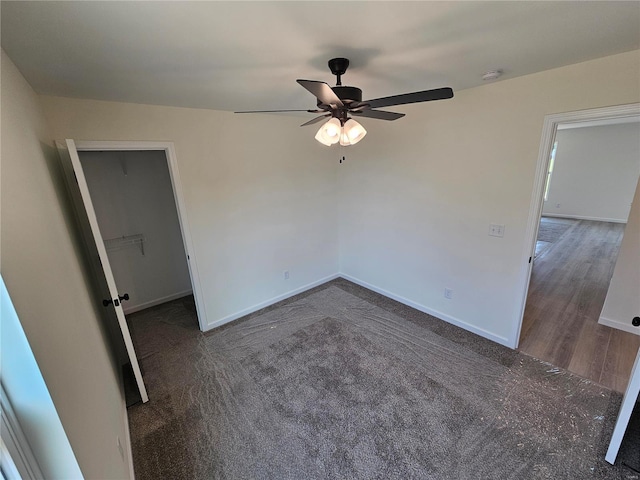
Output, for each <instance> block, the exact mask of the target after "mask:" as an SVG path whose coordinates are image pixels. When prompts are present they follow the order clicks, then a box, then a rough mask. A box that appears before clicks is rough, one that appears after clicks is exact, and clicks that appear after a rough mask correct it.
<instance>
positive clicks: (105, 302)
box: [102, 293, 129, 307]
mask: <svg viewBox="0 0 640 480" xmlns="http://www.w3.org/2000/svg"><path fill="white" fill-rule="evenodd" d="M118 298H119V299H120V301H118V300H115V305H116V307H117V306H118V305H120V302H122V301H123V300H124V301H126V300H129V294H128V293H125V294H124V295H118ZM112 303H114V300H112V299H110V298H105V299H104V300H102V305H104V306H105V307H108V306H109V305H111V304H112Z"/></svg>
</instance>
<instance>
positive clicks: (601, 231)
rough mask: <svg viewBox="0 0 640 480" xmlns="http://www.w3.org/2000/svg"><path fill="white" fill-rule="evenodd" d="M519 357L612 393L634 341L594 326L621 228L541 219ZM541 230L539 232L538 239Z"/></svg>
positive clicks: (638, 342)
mask: <svg viewBox="0 0 640 480" xmlns="http://www.w3.org/2000/svg"><path fill="white" fill-rule="evenodd" d="M542 222H543V223H545V224H544V227H545V229H544V230H545V232H547V236H546V237H545V236H542V235H539V237H538V239H539V240H540V239H541V238H544V240H545V241H539V242H538V245H537V248H536V258H535V260H534V264H533V272H532V275H531V283H530V287H529V294H528V297H527V304H526V308H525V314H524V320H523V324H522V332H521V335H520V346H519V350H520V351H522V352H524V353H527V354H529V355H532V356H534V357H536V358H539V359H540V360H544V361H547V362H550V363H552V364H554V365H556V366H558V367H562V368H565V369H567V370H569V371H571V372H573V373H576V374H578V375H581V376H583V377H585V378H588V379H590V380H593V381H595V382H598V383H600V384H602V385H604V386H606V387H609V388H611V389H613V390H616V391H618V392H623V391H624V390H625V388H626V385H627V381H628V379H629V375H630V373H631V368H632V366H633V362H634V360H635V357H636V353H637V351H638V348H640V336H639V335H634V334H632V333H627V332H623V331H621V330H618V329H615V328H611V327H607V326H604V325H600V324H598V318H599V317H600V313H601V311H602V306H603V305H604V300H605V297H606V295H607V290H608V288H609V282H610V280H611V275H612V274H613V269H614V267H615V262H616V258H617V256H618V250H619V248H620V242H621V241H622V236H623V233H624V225H623V224H619V223H609V222H593V221H587V220H571V219H563V218H548V217H547V218H543V219H542ZM542 230H543V229H542V228H541V232H542Z"/></svg>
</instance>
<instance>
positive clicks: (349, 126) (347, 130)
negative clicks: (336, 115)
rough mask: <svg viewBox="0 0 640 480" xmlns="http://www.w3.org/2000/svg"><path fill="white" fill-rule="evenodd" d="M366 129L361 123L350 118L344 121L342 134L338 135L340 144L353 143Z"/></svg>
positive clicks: (356, 141) (365, 132)
mask: <svg viewBox="0 0 640 480" xmlns="http://www.w3.org/2000/svg"><path fill="white" fill-rule="evenodd" d="M366 134H367V131H366V130H365V129H364V127H363V126H362V125H360V124H359V123H358V122H356V121H355V120H354V119H352V118H350V119H348V120H347V121H346V122H344V127H343V130H342V135H341V136H340V145H355V144H356V143H358V142H359V141H360V140H362V139H363V138H364V136H365V135H366Z"/></svg>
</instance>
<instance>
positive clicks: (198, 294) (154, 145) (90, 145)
mask: <svg viewBox="0 0 640 480" xmlns="http://www.w3.org/2000/svg"><path fill="white" fill-rule="evenodd" d="M76 148H77V149H78V151H87V152H90V151H146V150H162V151H164V152H165V155H166V158H167V166H168V167H169V175H170V177H171V185H172V187H173V196H174V199H175V202H176V209H177V212H178V222H179V223H180V230H181V232H182V240H183V242H184V249H185V254H186V255H187V266H188V267H189V276H190V278H191V287H192V290H193V296H194V298H195V302H196V312H197V314H198V323H199V325H200V330H202V331H205V330H208V329H209V328H211V327H208V318H207V312H206V308H205V304H204V301H203V299H204V295H203V293H202V286H201V284H200V275H199V273H198V262H197V261H196V253H195V249H194V248H193V241H192V239H191V228H190V227H189V220H188V216H187V208H186V203H185V200H184V195H183V192H182V181H181V180H180V172H179V170H178V159H177V156H176V152H175V146H174V144H173V142H145V141H77V142H76Z"/></svg>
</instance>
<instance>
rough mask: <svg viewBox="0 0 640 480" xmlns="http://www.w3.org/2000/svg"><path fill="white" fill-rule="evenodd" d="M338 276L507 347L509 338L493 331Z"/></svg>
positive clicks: (363, 283)
mask: <svg viewBox="0 0 640 480" xmlns="http://www.w3.org/2000/svg"><path fill="white" fill-rule="evenodd" d="M340 276H341V277H342V278H344V279H345V280H349V281H350V282H353V283H356V284H358V285H360V286H361V287H364V288H368V289H369V290H373V291H374V292H376V293H379V294H381V295H384V296H385V297H388V298H391V299H393V300H396V301H398V302H400V303H403V304H405V305H408V306H409V307H412V308H415V309H416V310H420V311H421V312H424V313H427V314H429V315H432V316H434V317H436V318H437V319H439V320H443V321H445V322H447V323H451V324H452V325H455V326H456V327H460V328H463V329H464V330H468V331H469V332H472V333H475V334H476V335H480V336H481V337H484V338H487V339H489V340H492V341H494V342H496V343H499V344H501V345H505V346H507V347H509V346H510V345H509V339H507V338H505V337H501V336H499V335H496V334H494V333H491V332H489V331H487V330H484V329H482V328H478V327H476V326H474V325H471V324H469V323H467V322H464V321H463V320H460V319H458V318H455V317H452V316H450V315H447V314H445V313H442V312H439V311H437V310H434V309H432V308H429V307H425V306H424V305H421V304H419V303H416V302H414V301H412V300H409V299H407V298H404V297H401V296H400V295H396V294H395V293H392V292H389V291H388V290H384V289H383V288H378V287H376V286H375V285H371V284H370V283H367V282H365V281H363V280H360V279H358V278H355V277H352V276H351V275H346V274H344V273H341V274H340Z"/></svg>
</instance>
